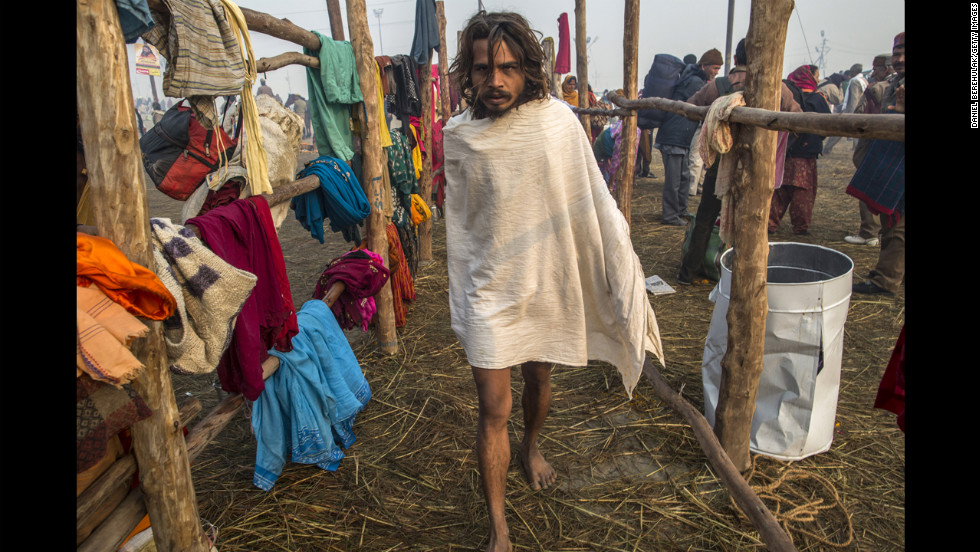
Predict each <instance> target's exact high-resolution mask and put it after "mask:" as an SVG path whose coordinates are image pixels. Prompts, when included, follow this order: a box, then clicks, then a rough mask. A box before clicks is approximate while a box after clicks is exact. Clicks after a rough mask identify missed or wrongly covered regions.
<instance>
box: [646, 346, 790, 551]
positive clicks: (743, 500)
mask: <svg viewBox="0 0 980 552" xmlns="http://www.w3.org/2000/svg"><path fill="white" fill-rule="evenodd" d="M643 374H644V375H645V376H646V377H647V381H649V382H650V384H651V385H653V392H654V393H656V395H657V398H658V399H660V400H662V401H663V402H664V403H666V404H667V406H669V407H670V408H671V409H673V410H674V412H677V413H678V414H680V415H681V416H682V417H683V418H684V419H685V420H687V423H688V424H689V425H690V426H691V429H693V430H694V435H695V437H697V439H698V442H699V443H701V448H702V449H703V450H704V453H705V455H706V456H707V457H708V461H709V462H711V465H712V467H714V468H715V471H716V472H717V473H718V477H720V478H721V481H722V483H724V484H725V487H726V488H727V489H728V492H729V493H731V495H732V498H733V499H734V500H735V503H736V504H738V507H739V508H741V509H742V511H743V512H745V515H746V516H747V517H748V518H749V521H751V522H752V525H753V526H755V528H756V530H757V531H759V535H760V536H761V537H762V540H763V541H764V542H765V543H766V546H767V547H768V548H769V550H773V551H780V552H781V551H787V550H796V548H795V547H794V546H793V541H791V540H790V539H789V536H788V535H787V534H786V532H785V531H783V529H782V527H780V525H779V522H778V521H776V518H775V517H774V516H773V515H772V513H771V512H770V511H769V509H768V508H766V505H765V504H764V503H763V502H762V500H761V499H760V498H759V497H758V495H756V494H755V492H753V491H752V487H750V486H749V484H748V483H747V482H746V481H745V478H743V477H742V474H741V473H739V471H738V469H736V468H735V464H733V463H732V461H731V459H730V458H729V457H728V455H727V454H725V449H723V448H722V446H721V444H720V443H719V442H718V438H717V437H715V434H714V432H713V431H712V430H711V425H710V424H708V420H706V419H705V418H704V416H703V415H702V414H701V412H699V411H698V410H697V409H696V408H694V407H693V406H692V405H691V403H689V402H687V400H685V399H684V397H682V396H681V395H680V394H679V393H676V392H674V390H673V389H671V388H670V385H669V384H668V383H667V382H666V381H665V380H664V378H663V376H661V375H660V372H659V371H657V367H656V366H654V365H653V361H651V360H650V358H649V357H648V358H647V359H646V361H645V362H644V363H643Z"/></svg>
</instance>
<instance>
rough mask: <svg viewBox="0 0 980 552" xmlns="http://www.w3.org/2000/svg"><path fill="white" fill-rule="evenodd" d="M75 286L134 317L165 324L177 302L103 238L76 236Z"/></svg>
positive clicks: (148, 272)
mask: <svg viewBox="0 0 980 552" xmlns="http://www.w3.org/2000/svg"><path fill="white" fill-rule="evenodd" d="M75 242H76V255H75V257H76V259H75V270H76V278H75V284H76V285H78V286H81V287H90V286H92V285H93V284H94V285H96V286H97V287H98V288H99V289H101V290H102V292H103V293H105V294H106V296H107V297H108V298H109V299H111V300H112V301H113V302H115V303H117V304H119V305H122V307H123V308H125V309H126V311H127V312H129V313H130V314H132V315H134V316H142V317H143V318H149V319H150V320H166V319H167V318H170V316H171V315H172V314H173V313H174V310H175V309H176V308H177V300H176V299H174V296H173V295H172V294H171V293H170V291H169V290H167V288H166V287H165V286H164V285H163V282H161V281H160V278H158V277H157V275H156V274H154V273H153V272H152V271H151V270H149V269H148V268H146V267H144V266H141V265H138V264H136V263H133V262H131V261H130V260H129V259H128V258H127V257H126V255H124V254H123V252H122V251H120V250H119V248H118V247H116V244H114V243H112V242H111V241H110V240H107V239H106V238H100V237H98V236H90V235H88V234H85V233H83V232H76V239H75Z"/></svg>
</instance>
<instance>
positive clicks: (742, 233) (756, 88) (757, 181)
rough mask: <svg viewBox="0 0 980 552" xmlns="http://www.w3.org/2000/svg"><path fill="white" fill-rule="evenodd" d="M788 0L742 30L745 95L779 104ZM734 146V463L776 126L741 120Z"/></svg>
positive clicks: (747, 389)
mask: <svg viewBox="0 0 980 552" xmlns="http://www.w3.org/2000/svg"><path fill="white" fill-rule="evenodd" d="M792 11H793V0H753V1H752V9H751V15H750V19H749V21H750V23H749V30H748V33H747V35H746V37H745V46H746V54H747V56H748V61H749V63H748V68H747V75H746V80H745V93H744V95H745V102H746V104H747V105H749V106H752V107H760V108H763V109H772V110H777V109H779V98H780V72H781V69H782V66H783V45H784V44H785V42H786V28H787V23H788V22H789V17H790V14H791V13H792ZM737 136H738V138H737V139H736V141H735V144H734V146H733V148H732V153H730V154H729V155H731V154H734V155H737V156H738V159H739V162H740V164H741V167H742V170H741V175H736V178H735V182H734V187H735V189H734V190H733V192H734V194H733V196H734V213H735V217H734V219H735V221H734V222H735V254H734V257H733V261H732V286H731V288H732V290H731V295H732V296H731V302H730V303H729V307H728V315H727V318H726V319H727V320H728V349H727V350H726V351H725V356H724V357H723V358H722V360H721V368H722V372H721V383H720V391H719V394H718V408H717V410H716V414H715V434H716V435H717V436H718V440H719V441H720V442H721V445H722V446H723V447H724V448H725V452H727V453H728V456H729V457H730V458H731V460H732V462H733V463H734V464H735V466H736V467H737V468H738V469H739V470H740V471H745V470H747V469H748V468H749V467H750V466H751V459H750V456H749V439H750V436H751V430H752V416H753V414H754V413H755V399H756V394H757V392H758V389H759V377H760V376H761V374H762V354H763V350H764V348H765V337H766V315H767V314H768V310H769V307H768V302H767V300H766V272H767V266H768V260H769V239H768V235H767V233H766V228H767V221H768V218H769V201H770V199H771V198H772V192H773V186H774V184H775V166H776V133H775V132H773V131H771V130H766V129H764V128H761V127H757V126H742V128H741V129H740V131H739V132H738V135H737Z"/></svg>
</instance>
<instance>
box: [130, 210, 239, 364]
mask: <svg viewBox="0 0 980 552" xmlns="http://www.w3.org/2000/svg"><path fill="white" fill-rule="evenodd" d="M150 229H151V230H152V231H153V258H154V260H155V261H156V271H157V275H158V276H159V277H160V280H161V281H162V282H163V283H164V285H165V286H166V287H167V289H168V290H170V293H172V294H173V296H174V298H176V300H177V312H176V313H175V314H174V315H173V316H171V317H170V318H168V319H166V320H164V321H163V337H164V341H165V342H166V344H167V364H168V366H169V367H170V369H171V370H172V371H174V372H176V373H179V374H208V373H211V372H213V371H214V370H215V368H217V367H218V362H220V361H221V356H222V355H223V354H224V352H225V349H226V348H227V347H228V344H229V342H230V338H231V333H232V328H234V326H235V319H236V318H237V316H238V312H239V311H240V310H241V308H242V305H243V304H244V303H245V300H246V299H248V296H249V295H250V294H251V293H252V289H253V288H254V287H255V282H256V280H257V278H256V276H255V275H254V274H252V273H250V272H246V271H244V270H240V269H238V268H235V267H234V266H232V265H230V264H228V263H227V262H225V261H224V260H222V259H221V257H219V256H217V255H215V254H214V252H213V251H211V250H210V249H208V248H207V247H206V246H205V245H204V243H203V242H201V240H200V239H199V238H198V237H197V236H195V235H194V233H193V232H192V231H191V230H190V229H189V228H187V227H185V226H178V225H176V224H174V223H173V222H171V220H170V219H168V218H151V219H150Z"/></svg>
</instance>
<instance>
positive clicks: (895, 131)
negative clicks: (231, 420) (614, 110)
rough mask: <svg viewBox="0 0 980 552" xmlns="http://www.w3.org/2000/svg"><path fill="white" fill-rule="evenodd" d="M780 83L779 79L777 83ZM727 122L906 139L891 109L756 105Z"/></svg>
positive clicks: (617, 98) (619, 99) (684, 110)
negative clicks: (782, 108) (809, 109)
mask: <svg viewBox="0 0 980 552" xmlns="http://www.w3.org/2000/svg"><path fill="white" fill-rule="evenodd" d="M776 86H777V87H778V86H779V85H778V83H777V85H776ZM607 98H609V100H610V101H611V102H612V103H614V104H615V105H618V106H619V107H622V108H624V109H630V110H633V109H645V108H649V107H656V108H659V109H663V110H665V111H670V112H671V113H678V114H680V115H683V116H685V117H687V118H688V119H692V120H704V118H705V116H706V115H707V114H708V106H696V105H691V104H689V103H686V102H681V101H677V100H668V99H667V98H642V99H639V100H630V99H627V98H624V97H623V96H622V94H617V93H616V92H610V93H609V95H608V96H607ZM728 120H729V122H732V123H742V124H748V125H755V126H760V127H763V128H766V129H768V130H785V131H789V132H804V133H812V134H819V135H821V136H849V137H852V138H872V139H878V140H895V141H898V142H904V141H905V115H904V114H897V113H890V114H880V115H865V114H863V113H789V112H786V111H771V110H768V109H760V108H757V107H736V108H735V109H733V110H732V114H731V116H730V117H729V118H728Z"/></svg>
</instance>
